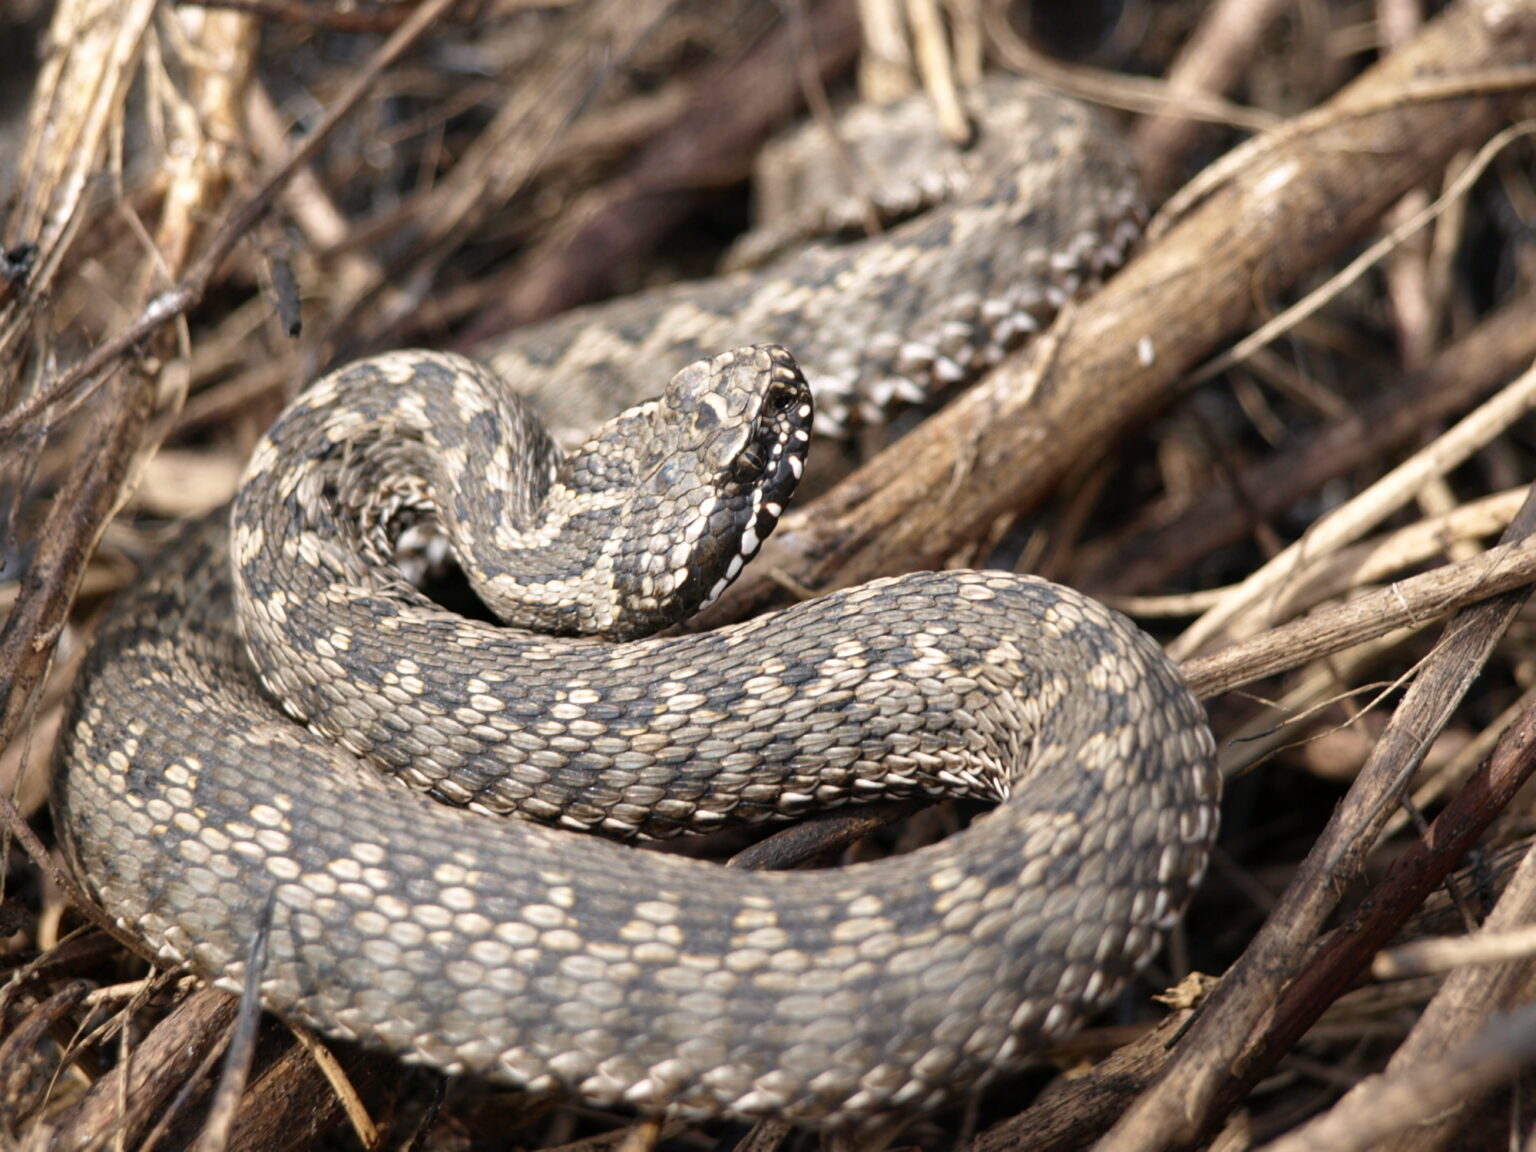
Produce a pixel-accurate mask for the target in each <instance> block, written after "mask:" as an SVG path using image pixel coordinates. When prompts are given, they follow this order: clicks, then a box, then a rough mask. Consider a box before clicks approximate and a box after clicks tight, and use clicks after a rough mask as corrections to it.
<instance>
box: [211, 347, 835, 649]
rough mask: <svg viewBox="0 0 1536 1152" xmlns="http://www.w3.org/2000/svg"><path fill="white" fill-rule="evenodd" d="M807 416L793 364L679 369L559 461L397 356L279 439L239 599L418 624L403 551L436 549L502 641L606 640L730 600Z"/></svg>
mask: <svg viewBox="0 0 1536 1152" xmlns="http://www.w3.org/2000/svg"><path fill="white" fill-rule="evenodd" d="M810 420H811V409H810V396H809V391H808V388H807V386H806V384H805V380H804V378H803V377H802V376H801V375H800V373H799V370H798V369H797V368H796V366H795V363H794V361H793V359H792V358H791V357H790V356H789V354H788V353H787V352H785V351H784V350H783V349H781V348H774V347H753V348H744V349H738V350H736V351H734V352H728V353H724V354H722V355H720V356H716V357H714V358H712V359H710V360H705V361H700V362H698V363H696V364H693V365H690V366H689V367H687V368H685V369H683V370H682V371H680V372H679V373H677V375H676V376H675V377H674V378H673V379H672V381H671V383H670V384H669V385H668V387H667V389H666V391H665V392H664V393H663V394H662V395H661V396H660V397H658V398H657V399H655V400H652V401H648V402H646V403H644V404H641V405H638V406H636V407H634V408H632V409H630V410H629V411H627V412H625V413H623V414H621V415H620V416H618V417H616V418H614V419H613V420H611V421H609V422H608V424H606V425H604V426H603V427H602V428H601V429H599V431H598V432H597V433H596V434H594V435H593V437H592V438H591V439H589V440H588V441H587V443H586V444H585V445H583V446H582V447H581V448H580V449H579V450H578V451H576V452H575V453H573V454H572V455H570V456H569V457H567V456H566V455H565V454H564V453H563V452H562V451H561V450H560V449H559V448H558V447H557V446H556V445H555V444H554V442H553V440H552V439H551V438H550V436H549V435H548V433H547V432H546V431H545V429H544V426H543V425H542V423H541V422H540V421H539V419H538V417H537V416H536V415H535V414H534V413H533V412H531V411H530V410H529V408H528V407H527V406H526V405H525V404H524V403H523V401H522V400H521V399H520V398H519V397H516V396H514V395H510V394H509V393H508V392H507V390H506V389H505V386H504V385H503V384H502V382H501V381H500V380H498V379H497V378H496V377H495V376H494V375H492V374H491V373H490V372H489V371H487V370H486V369H484V368H482V367H480V366H478V365H475V364H474V363H472V362H471V361H468V360H465V359H463V358H462V357H456V356H443V355H438V354H434V353H424V352H406V353H392V354H390V355H387V356H382V357H378V358H375V359H373V360H369V361H363V362H360V363H358V364H354V365H350V366H348V367H347V368H344V369H342V370H340V371H338V372H336V373H333V374H332V375H331V376H329V377H327V378H325V379H324V380H322V381H320V382H319V383H318V384H317V385H316V386H315V387H314V388H313V389H312V390H311V391H310V392H309V393H308V394H306V395H305V396H304V397H301V398H300V400H299V401H298V402H296V403H295V405H294V406H293V407H292V408H290V410H289V411H288V412H287V413H286V414H285V415H284V417H283V418H282V419H281V420H280V421H279V422H278V423H277V424H276V425H275V426H274V427H273V429H272V431H271V432H269V433H268V435H267V437H266V439H265V440H264V441H263V443H262V444H261V446H260V447H259V448H258V450H257V451H256V453H255V454H254V455H253V457H252V461H251V465H250V467H249V469H248V471H247V475H246V481H245V485H244V487H243V489H242V492H241V494H240V495H239V497H237V500H236V502H235V505H234V509H233V512H232V527H233V539H234V542H235V555H236V559H237V591H238V595H239V596H241V597H242V599H243V600H244V602H246V603H252V602H257V601H265V600H268V599H269V598H270V597H271V596H272V595H274V594H275V593H276V589H277V586H278V582H279V581H278V578H277V576H276V575H275V572H276V566H277V565H278V564H279V563H282V564H289V565H291V564H297V565H299V566H301V567H303V568H304V569H307V570H308V575H307V577H306V580H305V583H307V584H308V586H309V587H310V588H312V589H313V590H314V591H315V592H316V594H319V593H320V592H321V591H322V590H324V591H325V593H326V594H328V595H332V596H335V595H349V596H352V597H354V598H366V597H376V596H377V597H384V598H386V599H392V600H396V601H398V600H400V599H402V598H403V599H404V600H406V601H408V602H411V603H414V604H418V605H420V604H423V603H424V601H425V597H424V596H423V595H422V594H421V593H420V592H418V591H416V590H415V589H414V588H413V587H411V585H410V582H409V581H408V580H407V579H406V576H405V574H404V572H403V571H402V569H401V567H400V565H399V563H397V561H398V558H399V554H400V552H401V541H402V536H403V535H404V534H405V533H406V532H407V531H408V530H410V529H413V528H417V527H425V528H427V529H428V530H429V532H432V533H439V534H440V535H441V538H442V539H443V540H444V541H445V542H446V544H447V548H448V550H449V551H450V552H451V553H452V555H453V557H454V558H455V559H456V560H457V562H458V566H459V568H460V569H461V570H462V571H463V574H464V576H465V577H466V578H467V580H468V582H469V584H470V586H471V587H472V588H473V589H474V591H475V592H476V593H477V594H478V595H479V597H480V599H481V600H482V602H483V603H484V604H485V606H486V607H487V608H488V609H489V611H490V612H491V614H492V615H494V616H496V617H497V618H498V619H499V620H500V621H501V622H502V623H503V624H507V625H511V626H515V627H519V628H525V629H528V630H531V631H536V632H541V633H548V634H554V635H567V636H576V635H584V636H599V637H604V638H607V639H613V640H625V639H632V638H635V637H638V636H644V635H649V634H651V633H653V632H656V631H658V630H660V629H662V628H665V627H668V626H669V625H671V624H674V623H677V622H679V621H681V620H684V619H686V618H687V617H689V616H691V615H693V614H694V613H695V612H696V611H698V610H699V609H700V608H702V607H704V606H707V605H708V604H709V603H711V602H713V600H714V599H715V598H716V597H718V596H719V595H720V593H721V592H723V591H724V589H725V588H726V587H727V586H728V585H729V584H730V582H731V581H732V580H734V579H735V578H736V576H737V575H738V574H739V573H740V572H741V570H742V568H743V566H744V564H745V563H746V561H747V559H748V558H750V557H751V556H752V555H753V553H755V552H756V551H757V549H758V547H759V545H760V544H761V543H762V541H763V540H764V539H765V538H766V537H767V536H768V534H769V533H770V532H771V531H772V529H773V527H774V525H775V524H776V523H777V520H778V517H779V515H780V514H781V513H782V511H783V509H784V506H785V504H786V503H787V501H788V499H789V497H790V496H791V494H792V493H793V491H794V487H795V485H796V484H797V483H798V481H799V478H800V475H801V473H802V471H803V468H804V459H805V452H806V448H807V444H808V441H809V427H810Z"/></svg>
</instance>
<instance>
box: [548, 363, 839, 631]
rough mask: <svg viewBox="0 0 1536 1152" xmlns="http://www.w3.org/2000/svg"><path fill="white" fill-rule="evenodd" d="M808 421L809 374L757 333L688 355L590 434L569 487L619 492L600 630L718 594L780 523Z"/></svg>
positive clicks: (675, 613) (661, 619)
mask: <svg viewBox="0 0 1536 1152" xmlns="http://www.w3.org/2000/svg"><path fill="white" fill-rule="evenodd" d="M810 429H811V392H810V387H809V386H808V385H807V384H806V381H805V377H804V376H803V375H801V373H800V369H799V368H798V367H797V366H796V364H795V361H794V358H793V357H791V356H790V354H789V353H788V352H787V351H785V350H784V349H783V348H780V347H778V346H777V345H771V344H763V345H754V346H751V347H746V348H738V349H735V350H733V351H730V352H725V353H722V354H721V355H719V356H715V357H713V358H711V359H709V360H700V361H698V362H696V363H693V364H690V365H689V366H688V367H686V368H684V369H683V370H682V371H681V372H679V373H678V374H677V375H676V376H674V377H673V378H672V381H671V383H669V384H668V385H667V388H666V391H665V392H664V393H663V394H662V395H661V396H660V397H658V398H657V399H655V400H652V401H650V402H648V403H646V404H641V405H639V406H638V407H636V408H632V409H630V410H629V411H628V412H626V413H624V414H623V415H622V416H619V417H617V418H615V419H614V420H613V421H610V422H609V424H608V425H606V426H605V427H604V428H603V429H602V430H600V431H599V432H598V433H597V435H596V436H594V437H593V439H592V440H590V441H588V443H587V444H586V445H585V446H584V447H583V448H582V449H580V450H579V451H578V452H577V453H576V455H575V457H573V459H572V462H571V475H570V480H569V483H570V485H571V486H572V488H574V489H587V490H588V491H592V492H596V491H597V490H599V489H601V490H603V491H604V492H605V493H606V494H608V495H609V496H610V497H611V496H612V494H613V493H614V492H615V491H616V490H618V489H621V488H622V489H623V491H624V496H623V501H622V505H621V506H613V512H614V513H615V515H614V517H613V519H612V521H611V523H610V526H609V533H608V538H609V545H608V547H607V549H605V551H607V552H608V554H609V555H610V556H611V557H612V561H611V573H612V575H611V581H612V585H613V593H614V598H613V603H614V604H616V605H617V608H616V610H612V611H611V614H610V615H609V618H608V620H607V622H606V627H605V628H604V630H603V631H604V633H605V634H606V635H608V636H609V637H611V638H613V639H632V638H634V637H636V636H643V635H647V634H649V633H651V632H654V631H657V630H659V629H661V628H665V627H667V626H669V625H671V624H675V623H678V622H680V621H682V620H686V619H687V618H688V617H689V616H691V615H693V614H694V613H695V612H697V611H699V610H700V609H702V608H705V607H707V606H708V605H709V604H711V603H713V602H714V600H715V599H716V598H717V597H718V596H719V595H720V594H721V593H722V592H724V591H725V589H726V588H727V587H728V586H729V585H730V583H731V581H732V580H734V579H735V578H736V577H737V576H738V575H739V574H740V572H741V570H742V567H743V566H744V565H745V564H746V562H747V560H749V559H750V558H751V557H752V555H753V554H754V553H756V551H757V549H758V547H759V546H760V545H761V544H762V542H763V540H765V539H766V538H767V536H768V534H769V533H770V532H771V531H773V528H774V525H776V524H777V523H778V519H779V516H780V515H781V514H782V513H783V511H784V507H785V505H786V504H787V503H788V501H789V498H790V497H791V496H792V495H793V494H794V490H795V486H796V485H797V484H798V483H799V481H800V476H801V473H802V472H803V471H804V468H805V455H806V451H807V449H808V447H809V445H810ZM610 608H612V605H610Z"/></svg>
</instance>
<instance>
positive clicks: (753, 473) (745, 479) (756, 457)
mask: <svg viewBox="0 0 1536 1152" xmlns="http://www.w3.org/2000/svg"><path fill="white" fill-rule="evenodd" d="M767 466H768V455H767V453H765V452H764V451H763V446H762V444H761V443H760V442H759V441H756V440H753V441H751V442H750V443H748V444H747V445H746V446H745V447H743V448H742V450H741V451H740V452H738V453H736V458H735V459H734V460H732V461H731V479H733V480H735V481H737V482H738V483H741V484H749V483H751V482H752V481H753V480H756V479H757V478H758V477H759V476H761V475H762V474H763V469H765V468H766V467H767Z"/></svg>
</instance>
